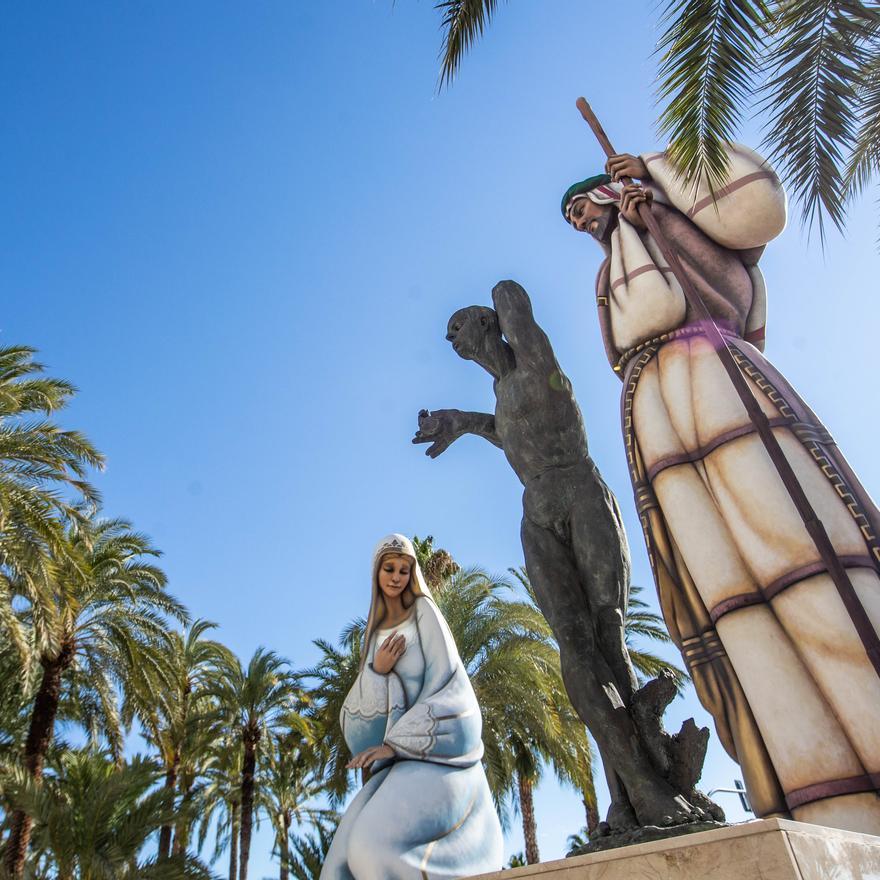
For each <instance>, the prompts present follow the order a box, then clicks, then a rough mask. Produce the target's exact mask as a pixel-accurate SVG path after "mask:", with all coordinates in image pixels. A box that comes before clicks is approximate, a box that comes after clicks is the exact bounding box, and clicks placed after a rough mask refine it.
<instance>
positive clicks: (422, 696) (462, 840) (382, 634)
mask: <svg viewBox="0 0 880 880" xmlns="http://www.w3.org/2000/svg"><path fill="white" fill-rule="evenodd" d="M394 542H397V543H396V544H395V543H394ZM388 553H396V554H401V555H406V556H409V557H411V559H412V565H413V568H412V580H411V584H412V593H413V604H412V606H411V607H412V612H411V614H410V616H409V617H408V618H407V619H406V620H405V621H404V622H403V623H402V624H400V625H398V626H397V627H394V628H393V629H381V628H380V627H379V626H378V624H379V623H381V611H378V610H377V594H378V588H377V583H376V576H377V571H378V567H379V564H380V562H381V559H382V557H383V555H386V554H388ZM408 589H409V588H408ZM373 596H374V600H373V607H372V608H371V611H370V618H369V620H368V623H367V636H366V649H365V654H364V658H365V662H364V665H363V667H362V669H361V671H360V674H359V675H358V678H357V681H356V682H355V684H354V687H353V688H352V689H351V691H350V693H349V694H348V696H347V698H346V700H345V703H344V705H343V708H342V713H341V716H340V721H341V724H342V730H343V733H344V735H345V741H346V743H347V744H348V747H349V748H350V749H351V752H352V754H353V755H355V754H358V753H360V752H362V751H364V750H365V749H367V748H369V747H371V746H378V745H382V744H383V743H384V744H386V745H388V746H390V747H391V748H392V749H393V751H394V753H395V756H396V757H395V758H394V759H392V760H390V761H383V762H377V763H376V765H374V767H373V774H372V776H371V777H370V779H369V781H368V782H367V783H366V784H365V785H364V787H363V788H362V789H361V790H360V792H359V793H358V794H357V796H356V797H355V798H354V800H353V801H352V802H351V803H350V804H349V806H348V809H347V810H346V811H345V815H344V816H343V817H342V821H341V822H340V824H339V828H338V830H337V832H336V836H335V837H334V840H333V844H332V846H331V847H330V851H329V853H328V855H327V858H326V860H325V862H324V868H323V871H322V872H321V880H425V878H430V880H435V878H436V880H439V878H453V877H468V876H471V875H474V874H481V873H486V872H489V871H497V870H499V869H500V867H501V862H502V843H503V841H502V834H501V826H500V824H499V821H498V816H497V814H496V812H495V808H494V806H493V803H492V796H491V794H490V792H489V786H488V783H487V782H486V775H485V773H484V772H483V766H482V764H481V762H480V759H481V758H482V756H483V743H482V740H481V739H480V735H481V732H482V717H481V715H480V707H479V705H478V704H477V700H476V696H475V695H474V691H473V688H472V687H471V683H470V680H469V679H468V676H467V672H466V671H465V669H464V666H463V665H462V662H461V659H460V658H459V656H458V651H457V649H456V647H455V642H454V640H453V638H452V634H451V633H450V631H449V627H448V626H447V624H446V621H445V620H444V619H443V616H442V615H441V614H440V611H439V610H438V608H437V606H436V605H435V604H434V602H433V600H432V599H431V598H430V595H429V593H428V589H427V587H426V586H425V583H424V579H423V577H422V573H421V571H420V570H419V567H418V565H417V563H416V562H415V551H414V549H413V547H412V544H411V543H410V542H409V540H408V539H407V538H405V537H403V536H402V535H390V536H389V537H388V538H386V539H384V540H383V542H381V543H380V545H379V547H378V548H377V550H376V554H375V557H374V562H373ZM378 604H379V605H380V606H381V601H380V602H379V603H378ZM395 632H396V633H400V634H402V635H404V636H405V638H406V651H405V653H404V654H403V656H402V657H401V658H400V659H399V660H398V661H397V663H396V665H395V666H394V669H393V670H392V671H391V672H390V673H388V674H387V675H380V674H379V673H377V672H375V671H374V670H373V668H372V661H373V658H374V656H375V654H376V651H377V646H378V645H381V644H382V642H383V641H384V640H385V639H386V638H387V637H388V636H389V635H391V634H392V633H395Z"/></svg>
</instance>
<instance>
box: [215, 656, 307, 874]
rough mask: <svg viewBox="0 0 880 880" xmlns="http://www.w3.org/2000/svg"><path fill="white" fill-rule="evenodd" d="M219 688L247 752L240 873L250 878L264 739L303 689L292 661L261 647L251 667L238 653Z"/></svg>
mask: <svg viewBox="0 0 880 880" xmlns="http://www.w3.org/2000/svg"><path fill="white" fill-rule="evenodd" d="M216 693H217V695H218V697H219V699H220V704H221V706H222V707H223V711H224V713H225V714H226V717H227V718H228V719H229V722H230V729H231V731H232V732H233V734H234V737H235V740H234V741H235V743H236V746H237V748H239V749H240V750H241V754H242V769H241V801H240V803H241V835H240V852H239V872H238V877H239V880H247V870H248V860H249V858H250V850H251V834H252V831H253V822H254V808H255V804H256V800H257V785H258V779H257V776H256V770H257V759H258V756H259V748H260V742H261V741H263V742H266V741H269V740H270V739H271V737H272V736H274V735H276V734H277V733H278V732H279V731H280V730H281V729H283V725H284V723H285V720H286V719H288V718H289V716H290V713H291V712H294V711H296V708H297V700H298V698H299V696H300V692H299V689H298V687H297V686H296V683H295V680H294V677H293V676H292V675H291V673H290V670H289V669H288V668H287V661H286V660H284V659H283V658H281V657H279V656H278V655H277V654H276V653H275V652H274V651H267V650H266V649H265V648H258V649H257V651H256V653H255V654H254V656H253V657H252V658H251V660H250V663H249V664H248V667H247V669H243V668H242V666H241V663H239V661H238V660H237V659H236V660H234V662H233V663H228V664H226V665H225V667H224V669H223V674H222V676H221V678H220V680H219V681H218V684H217V686H216Z"/></svg>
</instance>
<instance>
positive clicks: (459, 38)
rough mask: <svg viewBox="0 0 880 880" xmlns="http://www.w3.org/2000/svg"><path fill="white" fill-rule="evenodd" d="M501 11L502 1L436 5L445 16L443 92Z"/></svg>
mask: <svg viewBox="0 0 880 880" xmlns="http://www.w3.org/2000/svg"><path fill="white" fill-rule="evenodd" d="M497 7H498V0H441V2H438V3H436V4H435V6H434V8H435V9H437V10H439V11H440V12H441V13H442V15H443V23H442V24H441V29H442V31H443V48H442V49H441V50H440V57H441V64H440V88H443V86H444V85H446V86H448V85H449V84H450V83H451V82H452V80H453V79H454V77H455V74H456V73H457V72H458V68H459V67H460V66H461V61H462V58H464V55H465V53H466V52H467V51H468V49H470V47H471V46H472V45H473V44H474V43H475V42H476V41H477V39H479V37H481V36H482V34H483V31H484V30H485V29H486V26H487V25H488V24H489V22H490V21H491V20H492V16H493V15H494V14H495V10H496V9H497Z"/></svg>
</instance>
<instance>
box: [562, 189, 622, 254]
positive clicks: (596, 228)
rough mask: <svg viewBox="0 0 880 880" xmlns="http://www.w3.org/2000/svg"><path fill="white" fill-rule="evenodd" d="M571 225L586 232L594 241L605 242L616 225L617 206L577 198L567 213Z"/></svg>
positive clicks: (579, 230)
mask: <svg viewBox="0 0 880 880" xmlns="http://www.w3.org/2000/svg"><path fill="white" fill-rule="evenodd" d="M569 217H570V222H571V225H572V226H573V227H574V228H575V229H576V230H577V231H578V232H588V233H589V234H590V235H592V236H593V238H595V239H596V241H598V242H600V243H601V244H607V243H608V242H609V241H610V240H611V233H612V232H614V227H615V226H617V208H615V207H614V205H597V204H596V203H595V202H593V201H591V200H590V199H578V200H577V201H576V202H575V203H574V205H572V208H571V212H570V214H569Z"/></svg>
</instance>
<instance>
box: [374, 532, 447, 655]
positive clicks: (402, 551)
mask: <svg viewBox="0 0 880 880" xmlns="http://www.w3.org/2000/svg"><path fill="white" fill-rule="evenodd" d="M385 556H406V557H407V558H408V559H409V560H410V562H411V563H412V568H411V570H410V575H409V584H407V586H406V588H405V589H404V591H403V594H402V596H401V598H402V600H403V604H404V606H405V607H407V608H409V607H410V606H411V605H412V603H413V602H414V601H415V599H416V597H417V596H427V597H428V598H431V591H430V590H429V589H428V584H427V583H426V582H425V576H424V575H423V574H422V569H421V568H420V567H419V562H418V559H417V558H416V548H415V547H414V546H413V543H412V541H410V539H409V538H407V537H406V535H400V534H397V533H394V534H391V535H386V536H385V537H384V538H382V540H381V541H379V543H378V544H377V545H376V549H375V550H374V551H373V565H372V571H371V575H370V581H371V587H370V592H371V595H370V613H369V615H368V616H367V628H366V630H365V632H364V649H363V651H362V652H361V667H363V666H364V664H365V663H366V662H367V652H368V650H369V647H370V639H371V638H372V636H373V633H374V632H375V631H376V630H377V629H378V628H379V625H380V624H381V623H382V620H383V619H384V617H385V611H386V608H385V597H384V596H383V595H382V591H381V589H380V588H379V566H380V565H381V564H382V559H383V557H385Z"/></svg>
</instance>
